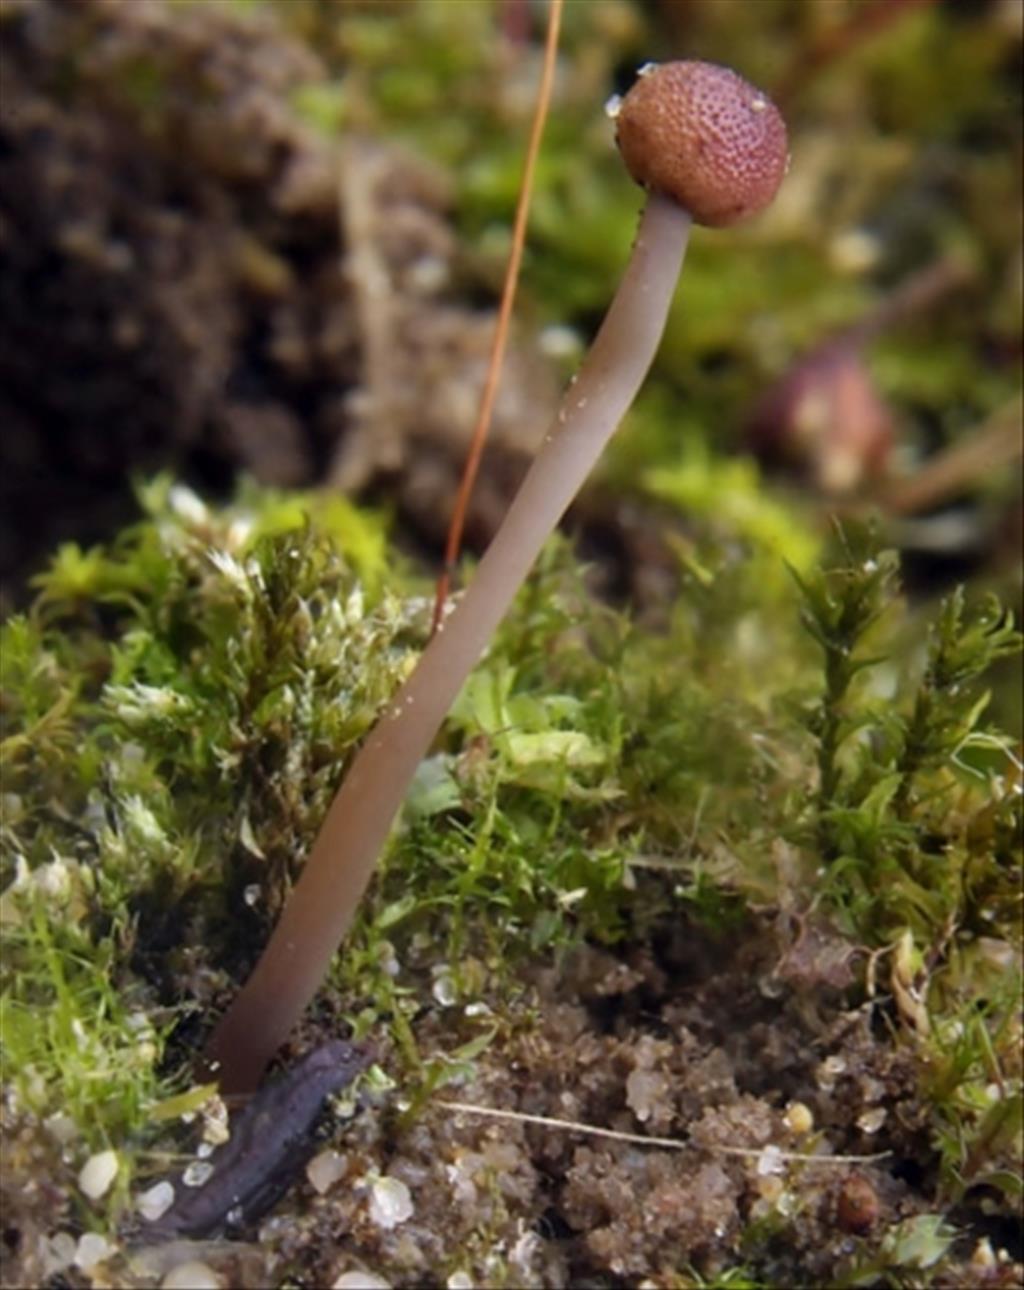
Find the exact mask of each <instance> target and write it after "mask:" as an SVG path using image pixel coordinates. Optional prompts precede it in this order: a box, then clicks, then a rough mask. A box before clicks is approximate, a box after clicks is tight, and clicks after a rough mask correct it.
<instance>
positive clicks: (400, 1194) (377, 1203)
mask: <svg viewBox="0 0 1024 1290" xmlns="http://www.w3.org/2000/svg"><path fill="white" fill-rule="evenodd" d="M412 1215H413V1203H412V1196H410V1194H409V1188H408V1187H406V1185H405V1183H404V1182H400V1181H399V1179H397V1178H378V1179H377V1180H376V1181H375V1182H374V1184H373V1186H372V1187H371V1189H370V1219H371V1221H372V1222H374V1223H376V1225H377V1226H378V1227H383V1228H386V1229H387V1230H388V1231H390V1230H391V1229H392V1228H394V1227H398V1225H399V1224H400V1223H404V1222H406V1220H407V1219H410V1218H412Z"/></svg>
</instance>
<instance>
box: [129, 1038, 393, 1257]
mask: <svg viewBox="0 0 1024 1290" xmlns="http://www.w3.org/2000/svg"><path fill="white" fill-rule="evenodd" d="M372 1060H373V1052H372V1050H371V1049H369V1048H360V1047H358V1046H356V1045H355V1044H350V1043H347V1042H346V1041H345V1040H342V1039H334V1040H331V1042H330V1043H327V1044H324V1045H323V1046H322V1047H320V1048H316V1049H314V1050H313V1051H312V1052H311V1053H307V1054H306V1056H305V1057H303V1058H302V1060H301V1061H299V1062H297V1063H296V1064H295V1066H293V1067H292V1069H291V1070H290V1071H288V1072H287V1073H286V1074H285V1075H282V1076H281V1078H280V1079H277V1080H274V1081H273V1082H272V1083H270V1084H268V1085H267V1086H266V1088H263V1089H261V1090H260V1091H259V1092H258V1093H257V1094H256V1096H255V1097H254V1098H253V1099H252V1101H251V1102H250V1103H249V1105H248V1106H247V1107H246V1108H245V1110H244V1111H242V1112H241V1113H240V1114H239V1115H238V1116H236V1117H235V1118H234V1119H233V1121H232V1125H231V1138H230V1140H229V1141H228V1142H226V1143H225V1144H224V1146H223V1147H220V1148H219V1149H218V1150H217V1151H215V1152H214V1153H213V1155H212V1156H211V1157H210V1164H212V1165H213V1173H212V1174H211V1176H210V1177H209V1179H208V1180H207V1181H206V1182H205V1183H204V1184H203V1185H202V1186H201V1187H195V1188H189V1187H185V1186H184V1185H183V1184H182V1182H181V1180H180V1179H179V1180H178V1182H177V1183H176V1185H175V1192H176V1194H177V1197H178V1199H177V1200H176V1202H175V1203H174V1204H173V1205H172V1206H171V1208H170V1209H169V1210H168V1211H167V1213H166V1214H164V1215H163V1216H162V1217H161V1218H159V1219H157V1221H156V1222H155V1223H152V1224H150V1225H148V1226H147V1228H146V1230H145V1233H144V1238H145V1240H147V1241H156V1240H165V1239H169V1238H171V1237H179V1236H209V1235H210V1234H211V1233H213V1232H215V1231H217V1229H219V1228H221V1227H223V1226H225V1224H228V1225H230V1226H232V1227H236V1226H239V1227H240V1226H244V1225H245V1224H247V1223H250V1222H252V1221H253V1220H255V1219H256V1218H259V1216H260V1215H261V1214H263V1213H265V1212H266V1211H267V1210H268V1209H269V1208H270V1207H271V1205H273V1204H274V1202H275V1201H276V1200H277V1199H278V1198H279V1197H280V1196H281V1195H282V1194H283V1192H284V1191H285V1190H286V1189H287V1188H288V1186H289V1184H290V1183H291V1181H292V1179H293V1177H294V1175H295V1172H296V1171H297V1169H298V1168H299V1167H300V1165H301V1164H302V1163H303V1162H304V1160H305V1158H306V1157H307V1156H309V1155H310V1154H312V1150H313V1146H314V1144H313V1143H312V1142H311V1141H310V1130H311V1129H312V1128H313V1125H314V1122H315V1121H316V1118H317V1116H318V1115H319V1114H320V1109H321V1107H322V1106H323V1104H324V1100H325V1098H327V1097H328V1096H329V1095H330V1094H331V1093H336V1092H338V1090H339V1089H342V1088H344V1087H345V1085H346V1084H350V1083H351V1082H352V1080H354V1079H355V1077H356V1076H357V1075H358V1074H359V1073H360V1071H363V1070H365V1069H366V1067H367V1066H368V1065H369V1064H370V1062H371V1061H372ZM229 1216H230V1218H229Z"/></svg>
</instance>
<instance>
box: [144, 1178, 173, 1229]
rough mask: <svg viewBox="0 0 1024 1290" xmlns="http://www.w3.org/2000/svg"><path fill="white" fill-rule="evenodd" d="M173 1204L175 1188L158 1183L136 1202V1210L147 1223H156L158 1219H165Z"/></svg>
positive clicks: (164, 1183)
mask: <svg viewBox="0 0 1024 1290" xmlns="http://www.w3.org/2000/svg"><path fill="white" fill-rule="evenodd" d="M173 1204H174V1187H173V1186H172V1185H171V1183H169V1182H158V1183H156V1184H155V1185H154V1186H152V1187H150V1188H149V1190H148V1191H144V1192H142V1193H141V1195H140V1196H139V1197H138V1199H137V1200H136V1202H135V1208H136V1209H137V1210H138V1211H139V1213H140V1214H141V1215H142V1217H143V1218H144V1219H145V1220H146V1222H147V1223H155V1222H156V1220H157V1219H158V1218H163V1216H164V1214H166V1213H167V1211H168V1210H169V1209H170V1208H171V1206H172V1205H173Z"/></svg>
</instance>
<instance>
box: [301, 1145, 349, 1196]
mask: <svg viewBox="0 0 1024 1290" xmlns="http://www.w3.org/2000/svg"><path fill="white" fill-rule="evenodd" d="M344 1176H345V1157H344V1156H343V1155H341V1154H340V1153H339V1152H337V1151H321V1152H320V1153H319V1155H315V1156H314V1157H313V1159H312V1160H311V1161H310V1162H309V1164H308V1165H307V1166H306V1177H307V1178H308V1179H309V1181H310V1184H311V1185H312V1188H313V1190H314V1191H315V1192H316V1193H317V1194H318V1195H320V1196H323V1195H324V1193H325V1192H328V1191H330V1189H331V1188H332V1187H333V1186H334V1184H335V1183H336V1182H337V1181H338V1179H339V1178H344Z"/></svg>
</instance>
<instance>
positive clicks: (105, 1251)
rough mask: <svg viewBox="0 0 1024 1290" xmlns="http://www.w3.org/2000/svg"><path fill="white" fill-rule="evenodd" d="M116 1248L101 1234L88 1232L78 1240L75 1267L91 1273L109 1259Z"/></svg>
mask: <svg viewBox="0 0 1024 1290" xmlns="http://www.w3.org/2000/svg"><path fill="white" fill-rule="evenodd" d="M115 1248H116V1247H115V1246H113V1245H111V1243H110V1242H109V1241H108V1240H107V1238H106V1237H105V1236H100V1234H99V1232H86V1233H85V1235H84V1236H80V1237H79V1238H78V1245H77V1247H76V1249H75V1267H76V1268H81V1270H82V1271H83V1272H89V1271H91V1270H92V1269H93V1268H94V1267H96V1266H97V1265H98V1264H100V1263H102V1262H103V1260H104V1259H106V1258H109V1256H110V1255H111V1254H113V1252H114V1250H115Z"/></svg>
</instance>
